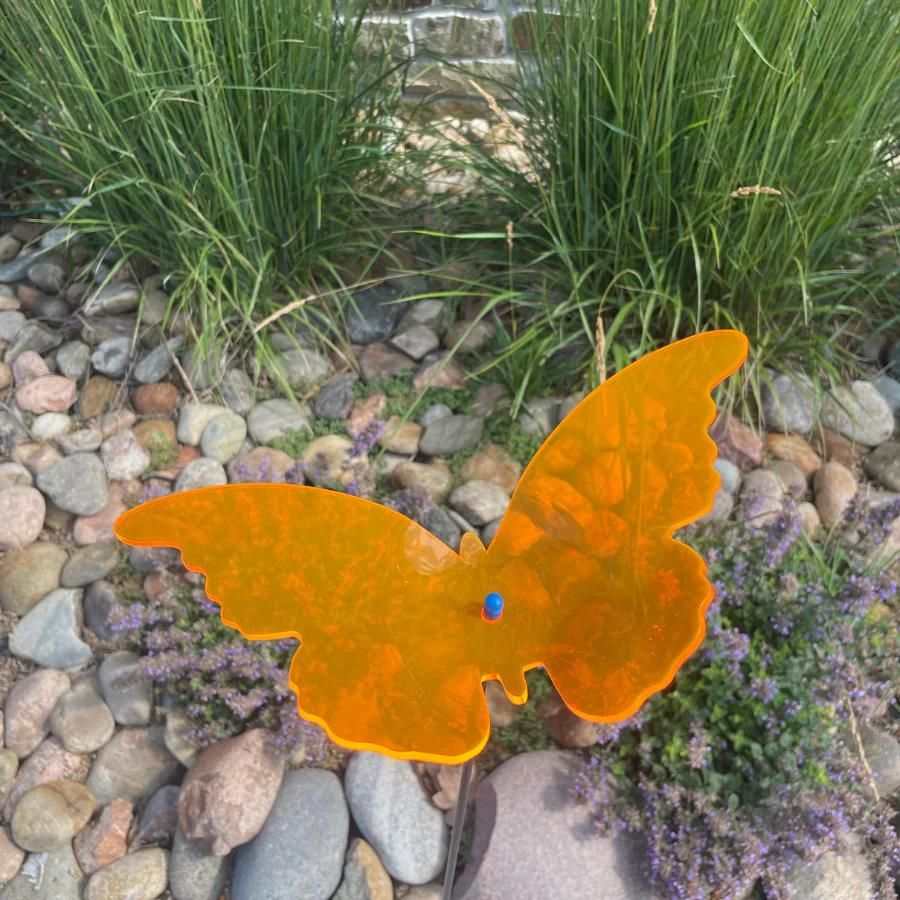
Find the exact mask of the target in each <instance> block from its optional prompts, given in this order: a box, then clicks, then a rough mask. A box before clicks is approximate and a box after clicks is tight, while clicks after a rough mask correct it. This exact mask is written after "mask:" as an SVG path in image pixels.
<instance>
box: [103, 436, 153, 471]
mask: <svg viewBox="0 0 900 900" xmlns="http://www.w3.org/2000/svg"><path fill="white" fill-rule="evenodd" d="M100 457H101V459H102V460H103V465H104V466H105V467H106V474H107V477H109V478H110V479H111V480H112V481H130V480H131V479H132V478H139V477H140V476H141V475H142V474H143V473H144V471H145V470H146V469H147V466H149V465H150V453H149V452H148V451H147V449H146V448H145V447H143V446H142V445H141V443H140V442H139V441H138V439H137V438H136V437H135V436H134V432H133V431H132V430H131V429H130V428H126V429H125V430H123V431H120V432H118V434H114V435H113V436H112V437H109V438H107V439H106V440H105V441H104V442H103V444H102V445H101V447H100Z"/></svg>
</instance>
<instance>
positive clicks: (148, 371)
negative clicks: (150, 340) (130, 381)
mask: <svg viewBox="0 0 900 900" xmlns="http://www.w3.org/2000/svg"><path fill="white" fill-rule="evenodd" d="M181 343H182V338H181V337H174V338H171V339H170V340H168V341H166V343H164V344H160V345H159V346H157V347H154V348H153V349H152V350H149V351H148V352H147V353H145V354H144V356H143V357H141V359H140V360H139V361H138V363H137V365H136V366H135V367H134V378H135V381H139V382H140V383H141V384H154V383H156V382H157V381H162V380H163V378H165V377H166V375H168V374H169V370H170V369H171V368H172V363H173V360H174V358H175V351H176V350H178V348H179V347H180V346H181Z"/></svg>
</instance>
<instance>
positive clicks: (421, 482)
mask: <svg viewBox="0 0 900 900" xmlns="http://www.w3.org/2000/svg"><path fill="white" fill-rule="evenodd" d="M391 480H392V481H393V483H394V485H395V486H396V487H398V488H401V489H406V490H416V489H418V490H421V491H423V492H424V493H426V494H427V495H428V497H429V499H430V500H431V502H432V503H436V504H440V503H443V502H444V501H445V500H446V499H447V497H448V496H449V495H450V490H451V488H452V487H453V473H452V472H451V471H450V469H449V468H448V467H447V465H446V464H445V463H443V462H439V461H438V462H432V463H417V462H401V463H400V464H399V465H398V466H397V467H396V468H395V469H394V470H393V471H392V472H391Z"/></svg>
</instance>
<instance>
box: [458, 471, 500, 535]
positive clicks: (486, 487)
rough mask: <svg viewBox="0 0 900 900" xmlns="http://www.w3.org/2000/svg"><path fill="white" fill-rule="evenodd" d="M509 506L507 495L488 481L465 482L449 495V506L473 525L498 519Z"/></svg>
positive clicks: (485, 523)
mask: <svg viewBox="0 0 900 900" xmlns="http://www.w3.org/2000/svg"><path fill="white" fill-rule="evenodd" d="M508 505H509V494H507V492H506V491H504V490H503V488H501V487H498V486H497V485H496V484H491V483H490V482H488V481H467V482H466V483H465V484H461V485H460V486H459V487H458V488H456V489H454V491H453V492H452V493H451V494H450V506H451V508H452V509H454V510H456V511H457V512H458V513H459V514H460V515H461V516H464V517H465V519H466V520H467V521H468V522H471V523H472V524H473V525H477V526H481V525H487V524H488V522H493V521H494V520H495V519H499V518H500V517H501V516H502V515H503V514H504V513H505V512H506V507H507V506H508Z"/></svg>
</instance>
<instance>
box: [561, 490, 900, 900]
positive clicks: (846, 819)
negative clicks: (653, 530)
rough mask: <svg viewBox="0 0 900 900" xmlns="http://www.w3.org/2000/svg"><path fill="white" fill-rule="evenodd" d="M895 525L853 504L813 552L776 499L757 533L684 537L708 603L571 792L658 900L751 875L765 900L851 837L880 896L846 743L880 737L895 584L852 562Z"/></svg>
mask: <svg viewBox="0 0 900 900" xmlns="http://www.w3.org/2000/svg"><path fill="white" fill-rule="evenodd" d="M898 515H900V503H897V502H894V503H893V504H892V505H889V506H888V507H885V508H882V509H879V510H876V511H874V512H873V511H868V510H866V509H865V508H864V507H863V506H862V505H861V504H855V505H854V506H853V507H852V508H851V509H850V510H849V512H848V515H847V518H846V520H845V522H844V523H842V525H841V527H840V528H839V529H838V530H837V531H836V532H835V533H833V534H831V535H830V536H829V537H828V538H827V539H826V540H825V542H824V543H812V542H811V541H809V540H808V539H806V538H805V537H802V536H801V529H800V516H799V514H798V512H797V510H796V508H795V507H794V506H793V504H792V503H790V502H789V504H788V506H787V508H786V510H785V512H784V513H783V515H782V516H781V517H780V518H779V519H778V520H777V521H776V522H774V523H773V524H772V525H771V526H768V527H766V528H764V529H755V528H753V527H752V526H749V525H746V524H745V525H729V526H724V527H719V528H718V529H715V530H713V531H712V532H710V531H707V532H699V533H698V534H697V536H696V545H697V546H698V549H700V550H701V552H702V553H703V555H704V557H705V558H706V559H707V560H708V561H709V577H710V580H711V581H712V583H713V584H714V586H715V590H716V596H715V599H714V601H713V604H712V606H711V607H710V609H709V612H708V615H707V636H706V639H705V641H704V643H703V644H702V645H701V647H700V649H699V650H698V651H697V653H696V654H695V655H694V656H693V657H692V658H691V659H690V660H688V662H687V663H686V664H685V665H684V667H683V668H682V670H681V671H680V672H679V673H678V675H677V677H676V678H675V680H674V682H673V683H672V685H671V686H670V687H669V688H668V689H667V690H665V691H663V692H662V693H661V694H659V695H657V696H655V697H654V698H652V699H651V700H650V701H649V702H648V703H647V704H646V706H645V707H644V708H643V709H642V711H641V712H640V713H639V715H638V716H636V717H634V718H632V719H631V720H629V721H627V722H624V723H619V724H617V725H615V726H604V727H602V729H601V732H600V738H599V740H598V743H597V745H596V747H593V748H591V749H590V750H589V751H588V753H589V759H588V761H587V763H586V765H585V767H584V769H583V771H582V772H581V773H580V775H579V777H578V780H577V784H576V785H575V793H576V795H578V796H579V797H580V798H582V799H583V800H585V801H586V802H588V803H589V804H591V805H592V807H593V808H594V810H595V812H596V821H597V825H598V828H599V829H600V830H601V831H602V832H603V833H607V834H610V833H616V832H618V831H621V830H632V831H635V832H638V833H639V834H640V835H642V839H643V842H644V844H645V847H646V851H647V853H648V857H649V863H650V874H651V877H652V880H653V883H654V885H655V886H656V888H657V889H658V890H660V891H661V892H662V893H663V895H664V896H666V897H671V898H691V900H699V898H724V897H735V898H737V897H742V896H744V895H745V894H746V892H748V891H749V890H750V889H751V887H752V886H753V884H754V882H756V881H757V879H761V880H762V884H763V887H764V889H765V891H766V896H767V897H769V898H779V900H780V898H784V897H787V896H788V894H787V893H786V890H787V888H786V875H787V871H788V868H789V866H790V865H791V863H792V861H794V860H796V859H797V858H798V857H800V858H803V859H805V860H811V859H814V858H815V857H816V855H818V854H819V853H821V852H823V851H825V850H828V849H834V848H840V847H841V844H842V841H844V840H845V839H846V838H847V837H848V836H849V834H850V832H851V831H855V832H856V833H857V834H859V835H860V836H861V837H862V838H863V841H864V844H865V846H866V848H867V850H868V851H869V857H870V861H871V867H872V874H873V879H874V880H875V882H876V883H877V884H878V885H879V887H880V890H881V891H882V894H881V895H882V896H884V897H888V896H893V894H892V889H893V888H892V884H893V879H894V878H895V877H897V876H898V875H900V843H898V840H897V835H896V833H895V832H894V830H893V828H892V827H891V825H890V819H891V816H892V815H893V812H892V811H891V810H890V808H889V807H888V806H887V805H886V804H885V803H884V802H881V803H876V802H875V801H874V800H873V798H872V783H873V782H872V776H871V773H869V772H867V769H866V764H865V763H864V762H863V757H862V756H861V753H860V748H859V744H858V741H857V739H858V735H859V730H858V723H861V722H865V721H867V720H868V721H874V720H881V721H883V722H885V723H886V725H885V727H894V728H896V712H897V706H896V696H897V691H898V688H900V681H898V678H900V673H898V671H897V665H896V662H897V658H898V653H900V640H898V633H897V620H898V612H900V610H898V595H897V584H896V582H895V581H893V580H892V579H891V577H890V576H889V575H888V574H886V572H885V571H884V570H883V569H878V570H876V569H873V567H871V566H869V565H867V563H866V559H867V558H868V556H869V553H870V551H871V549H872V546H873V544H876V545H877V544H879V543H880V542H881V541H882V540H883V539H884V537H885V535H886V533H887V530H888V529H889V527H890V523H891V521H892V520H893V519H895V518H896V517H897V516H898ZM892 717H893V719H894V721H893V726H891V723H890V720H891V718H892Z"/></svg>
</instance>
